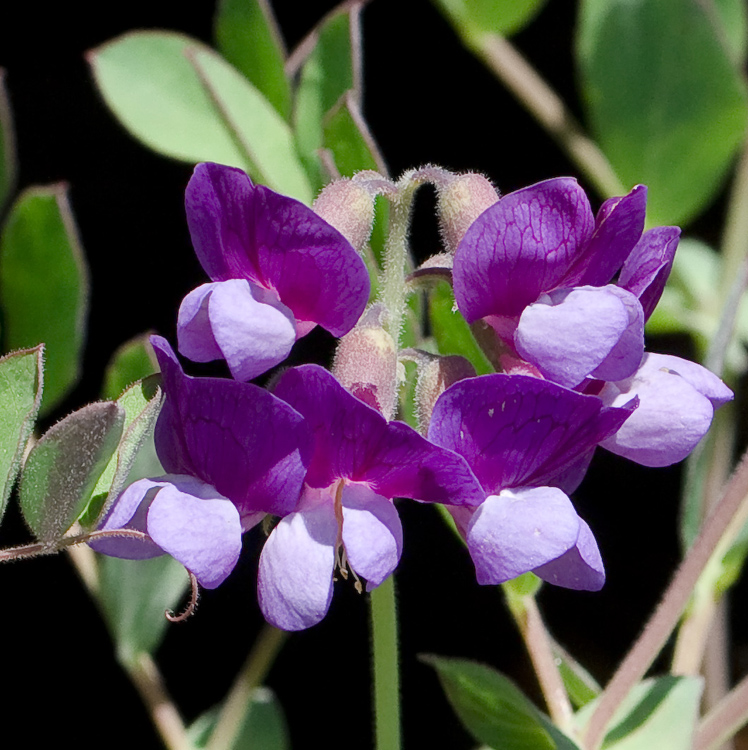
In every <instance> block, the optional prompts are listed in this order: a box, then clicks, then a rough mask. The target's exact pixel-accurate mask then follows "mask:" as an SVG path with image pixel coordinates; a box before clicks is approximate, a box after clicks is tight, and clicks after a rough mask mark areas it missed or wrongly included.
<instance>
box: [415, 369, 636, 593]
mask: <svg viewBox="0 0 748 750" xmlns="http://www.w3.org/2000/svg"><path fill="white" fill-rule="evenodd" d="M634 407H635V401H634V403H629V404H626V406H625V407H624V408H612V407H607V406H604V405H603V403H602V402H601V401H600V399H598V398H596V397H594V396H585V395H582V394H580V393H576V392H574V391H571V390H569V389H567V388H563V387H561V386H559V385H556V384H555V383H551V382H549V381H546V380H541V379H539V378H533V377H528V376H524V375H505V374H496V375H484V376H481V377H478V378H468V379H466V380H460V381H459V382H457V383H455V384H454V385H453V386H451V387H450V388H448V389H447V390H446V391H444V393H443V394H442V395H441V396H440V397H439V399H438V400H437V402H436V405H435V407H434V411H433V413H432V417H431V425H430V427H429V439H430V440H431V441H432V442H434V443H435V444H437V445H441V446H443V447H444V448H448V449H450V450H452V451H455V452H456V453H459V454H460V455H461V456H464V457H465V459H466V460H467V462H468V464H469V465H470V467H471V469H472V471H473V472H474V474H475V477H476V478H477V481H478V482H479V483H480V486H481V488H482V489H481V491H482V500H483V502H482V503H481V504H480V506H479V507H477V508H475V507H465V508H450V511H451V512H452V515H453V516H454V518H455V521H456V522H457V526H458V529H459V530H460V532H461V533H462V535H463V536H464V538H465V540H466V542H467V545H468V549H469V551H470V555H471V557H472V558H473V562H474V563H475V568H476V573H477V578H478V582H479V583H483V584H497V583H503V582H505V581H508V580H510V579H512V578H515V577H516V576H518V575H521V574H522V573H526V572H528V571H533V572H534V573H536V574H537V575H538V576H540V577H541V578H543V579H544V580H546V581H548V582H550V583H554V584H556V585H559V586H565V587H567V588H573V589H583V590H593V591H594V590H597V589H599V588H601V587H602V585H603V583H604V581H605V572H604V569H603V563H602V559H601V557H600V553H599V551H598V548H597V544H596V542H595V538H594V536H593V535H592V532H591V531H590V529H589V527H588V526H587V524H586V523H585V522H584V521H583V520H582V519H581V518H580V517H579V516H578V515H577V513H576V511H575V510H574V506H573V505H572V503H571V500H570V499H569V497H568V495H567V492H571V491H572V490H573V489H575V488H576V486H577V485H578V484H579V482H580V481H581V477H582V475H583V474H584V470H585V469H586V466H587V464H588V463H589V459H590V458H591V455H592V452H593V451H594V448H595V446H596V445H597V444H598V443H600V442H601V441H602V440H605V439H606V438H608V437H610V436H611V435H613V434H615V433H616V431H617V430H618V429H619V428H620V427H621V425H622V424H624V423H625V421H626V419H627V418H628V417H629V415H630V414H631V410H632V409H633V408H634Z"/></svg>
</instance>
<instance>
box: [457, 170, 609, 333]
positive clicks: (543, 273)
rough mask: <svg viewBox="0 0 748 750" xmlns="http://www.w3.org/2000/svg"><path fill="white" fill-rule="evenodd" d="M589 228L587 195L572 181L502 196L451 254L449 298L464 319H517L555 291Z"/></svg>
mask: <svg viewBox="0 0 748 750" xmlns="http://www.w3.org/2000/svg"><path fill="white" fill-rule="evenodd" d="M593 227H594V218H593V216H592V211H591V209H590V205H589V202H588V201H587V196H586V195H585V194H584V191H583V190H582V188H581V187H579V185H578V184H577V182H576V181H575V180H574V179H572V178H568V177H565V178H558V179H554V180H547V181H546V182H541V183H538V184H537V185H532V186H531V187H528V188H524V189H523V190H518V191H517V192H515V193H510V194H509V195H507V196H505V197H503V198H501V200H499V201H498V202H497V203H495V204H494V205H493V206H491V207H490V208H488V209H487V210H486V211H484V212H483V213H482V214H481V215H480V216H479V217H478V219H476V220H475V221H474V222H473V224H472V225H471V226H470V228H469V229H468V231H467V232H466V234H465V236H464V238H463V239H462V241H461V242H460V244H459V246H458V247H457V250H456V252H455V259H454V268H453V272H452V276H453V281H454V292H455V300H456V301H457V305H458V307H459V308H460V311H461V312H462V314H463V315H464V316H465V318H466V320H467V321H468V322H469V323H472V322H474V321H475V320H478V319H479V318H483V317H486V316H488V315H497V316H506V317H515V316H518V315H519V314H520V313H521V312H522V310H523V309H524V308H525V307H526V306H527V305H529V304H531V303H532V302H534V301H535V300H536V299H537V298H538V297H539V296H540V294H542V293H543V292H546V291H549V290H551V289H554V288H555V287H556V286H558V284H559V282H560V281H561V279H562V278H563V277H564V275H565V274H566V273H567V271H568V270H569V268H570V266H571V265H572V264H573V262H574V261H575V259H576V257H577V254H578V253H579V252H580V251H581V249H582V248H583V247H584V245H585V244H586V243H587V241H588V240H589V238H590V236H591V234H592V230H593Z"/></svg>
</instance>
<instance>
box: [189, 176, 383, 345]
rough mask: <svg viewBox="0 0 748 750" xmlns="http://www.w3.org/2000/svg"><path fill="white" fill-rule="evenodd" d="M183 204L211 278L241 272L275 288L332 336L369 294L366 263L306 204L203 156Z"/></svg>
mask: <svg viewBox="0 0 748 750" xmlns="http://www.w3.org/2000/svg"><path fill="white" fill-rule="evenodd" d="M185 204H186V209H187V223H188V225H189V229H190V235H191V237H192V243H193V245H194V247H195V252H196V254H197V257H198V259H199V261H200V263H201V265H202V266H203V268H204V269H205V272H206V273H207V274H208V275H209V276H210V278H211V279H212V280H213V281H226V280H227V279H240V278H243V279H247V280H248V281H251V282H253V283H255V284H258V285H259V286H262V287H264V288H265V289H272V290H274V291H275V292H277V294H278V297H279V298H280V300H281V302H283V304H284V305H287V306H288V307H289V308H290V309H291V310H292V311H293V314H294V316H295V318H296V319H297V320H298V321H300V322H301V324H302V326H303V324H304V323H309V324H315V323H316V324H319V325H321V326H322V327H323V328H326V329H327V330H328V331H330V333H332V334H333V335H335V336H342V335H343V334H344V333H347V332H348V331H349V330H350V329H351V328H353V326H354V325H355V323H356V321H357V320H358V318H359V317H360V316H361V313H362V312H363V311H364V307H365V306H366V303H367V301H368V298H369V275H368V272H367V270H366V266H365V265H364V262H363V260H361V258H360V257H359V256H358V254H357V253H356V251H355V250H354V249H353V247H352V246H351V245H350V243H349V242H348V241H347V240H346V239H345V238H344V237H343V235H342V234H340V232H338V231H337V230H336V229H334V228H333V227H331V226H330V225H329V224H328V223H327V222H325V221H324V220H323V219H322V218H320V217H319V216H317V214H315V213H314V211H312V210H311V209H310V208H308V207H307V206H305V205H304V204H303V203H299V201H296V200H294V199H293V198H288V197H286V196H284V195H279V194H278V193H275V192H273V191H272V190H270V189H268V188H266V187H263V186H261V185H253V184H252V181H251V180H250V179H249V177H248V176H247V175H246V174H244V172H242V171H241V170H238V169H233V168H231V167H225V166H222V165H220V164H210V163H206V164H198V165H197V167H195V172H194V174H193V176H192V179H191V180H190V182H189V184H188V186H187V191H186V195H185ZM309 328H310V326H309V325H307V326H303V330H304V331H307V330H309Z"/></svg>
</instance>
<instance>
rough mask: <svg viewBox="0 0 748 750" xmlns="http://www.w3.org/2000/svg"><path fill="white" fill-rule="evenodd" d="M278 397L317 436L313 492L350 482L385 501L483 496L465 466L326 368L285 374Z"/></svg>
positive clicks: (464, 500) (460, 500)
mask: <svg viewBox="0 0 748 750" xmlns="http://www.w3.org/2000/svg"><path fill="white" fill-rule="evenodd" d="M274 393H275V395H277V396H278V397H280V398H282V399H283V400H284V401H286V402H287V403H289V404H290V405H291V406H292V407H293V408H294V409H296V410H297V411H298V412H300V413H301V414H302V415H303V416H304V418H305V420H306V423H307V425H308V427H309V429H310V430H311V432H312V435H313V444H314V453H313V457H312V460H311V463H310V465H309V472H308V475H307V478H306V482H307V483H308V484H309V485H310V486H312V487H327V486H329V485H330V484H332V482H334V481H335V480H336V479H347V480H350V481H352V482H362V483H366V484H369V485H370V486H371V488H372V489H373V490H374V491H375V492H376V493H377V494H379V495H382V496H384V497H386V498H392V497H409V498H415V499H418V500H426V501H429V502H444V503H449V504H452V505H463V504H468V505H477V504H478V503H480V502H481V501H482V500H483V498H484V497H485V493H483V492H482V490H481V489H480V486H479V485H478V482H477V481H476V479H475V477H474V476H473V474H472V472H471V470H470V468H469V467H468V465H467V463H466V462H465V461H464V459H462V458H461V457H460V456H458V455H456V454H454V453H452V452H451V451H449V450H444V449H443V448H439V447H437V446H435V445H432V444H431V443H429V442H428V440H426V439H425V438H423V437H421V435H419V434H418V433H417V432H416V431H415V430H413V429H411V428H410V427H408V425H406V424H403V423H402V422H387V420H386V419H385V418H384V417H383V416H382V415H381V414H380V413H379V412H378V411H376V410H375V409H372V408H371V407H370V406H368V405H367V404H365V403H364V402H363V401H360V400H359V399H357V398H356V397H355V396H353V395H352V394H350V393H349V392H348V391H346V390H345V388H343V386H341V385H340V383H338V382H337V380H335V378H334V377H333V376H332V375H331V374H330V373H329V372H328V371H327V370H325V369H323V368H322V367H318V366H317V365H302V366H301V367H295V368H293V369H291V370H287V371H286V372H284V373H283V375H281V377H280V378H279V379H278V381H277V383H276V385H275V389H274Z"/></svg>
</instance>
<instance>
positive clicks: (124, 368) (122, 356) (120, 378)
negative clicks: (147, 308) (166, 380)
mask: <svg viewBox="0 0 748 750" xmlns="http://www.w3.org/2000/svg"><path fill="white" fill-rule="evenodd" d="M149 338H150V334H148V333H142V334H140V335H139V336H135V337H134V338H132V339H130V340H129V341H126V342H125V343H124V344H122V345H121V346H120V347H119V348H118V349H117V351H116V352H114V354H113V356H112V359H111V360H110V361H109V364H108V365H107V368H106V372H105V373H104V387H103V389H102V394H101V395H102V398H105V399H109V400H110V401H116V400H117V399H118V398H119V397H120V396H121V395H122V392H123V391H124V390H125V389H126V388H127V387H128V386H130V385H132V384H133V383H134V382H135V381H136V380H142V379H143V378H145V377H148V375H153V374H154V373H157V372H158V362H157V361H156V355H155V354H154V353H153V348H152V347H151V345H150V343H149Z"/></svg>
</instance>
